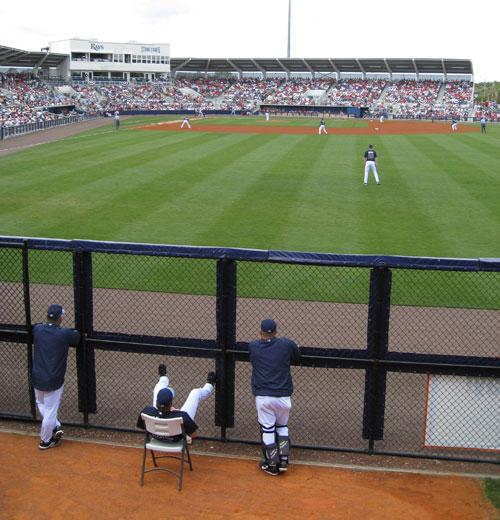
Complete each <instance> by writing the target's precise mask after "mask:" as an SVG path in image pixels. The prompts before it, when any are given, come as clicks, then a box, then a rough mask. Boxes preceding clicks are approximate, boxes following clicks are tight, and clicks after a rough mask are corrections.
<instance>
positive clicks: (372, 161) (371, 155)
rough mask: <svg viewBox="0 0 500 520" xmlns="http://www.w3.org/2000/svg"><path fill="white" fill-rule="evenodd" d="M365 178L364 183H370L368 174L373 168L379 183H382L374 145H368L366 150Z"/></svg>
mask: <svg viewBox="0 0 500 520" xmlns="http://www.w3.org/2000/svg"><path fill="white" fill-rule="evenodd" d="M364 157H365V180H364V182H363V184H364V185H365V186H366V185H367V184H368V174H369V173H370V170H372V172H373V175H374V177H375V181H376V183H377V184H380V179H379V177H378V173H377V152H376V151H375V150H374V149H373V145H372V144H370V145H368V150H366V152H365V156H364Z"/></svg>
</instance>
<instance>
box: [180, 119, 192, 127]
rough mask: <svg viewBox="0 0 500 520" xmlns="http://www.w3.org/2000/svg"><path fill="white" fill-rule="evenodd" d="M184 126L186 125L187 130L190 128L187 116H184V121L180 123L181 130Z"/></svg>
mask: <svg viewBox="0 0 500 520" xmlns="http://www.w3.org/2000/svg"><path fill="white" fill-rule="evenodd" d="M184 125H188V128H191V125H190V124H189V117H188V116H186V117H185V118H184V121H183V122H182V125H181V128H183V127H184Z"/></svg>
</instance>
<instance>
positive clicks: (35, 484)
mask: <svg viewBox="0 0 500 520" xmlns="http://www.w3.org/2000/svg"><path fill="white" fill-rule="evenodd" d="M0 438H1V443H2V449H1V451H0V464H1V467H2V471H1V472H0V489H1V491H0V502H1V508H0V518H1V519H9V520H12V519H16V520H23V519H26V520H35V519H51V520H59V519H60V520H62V519H64V520H66V519H68V518H71V519H72V520H78V519H95V518H99V519H113V520H116V519H127V520H129V519H132V520H133V519H146V518H147V519H148V520H154V519H160V518H161V519H164V518H175V519H176V520H181V519H189V520H196V519H205V520H219V519H220V520H222V519H224V520H225V519H245V520H248V519H260V520H269V519H280V520H281V519H283V518H286V519H290V520H295V519H297V520H298V519H301V520H302V519H304V518H307V519H321V520H360V519H368V518H369V519H370V520H389V519H391V520H392V519H395V520H443V519H446V520H493V519H495V518H496V515H495V510H494V508H493V506H492V505H491V504H490V503H489V502H488V501H487V500H486V499H485V498H484V496H483V493H482V490H481V486H480V481H479V480H478V479H474V478H466V477H458V476H434V475H414V474H404V473H385V472H369V471H355V470H347V469H339V468H333V467H327V466H318V465H302V464H301V465H298V464H291V465H290V467H289V470H288V472H287V473H286V474H284V475H279V476H277V477H271V476H269V475H266V474H264V473H262V472H261V471H260V470H259V468H258V466H257V462H256V461H254V460H247V459H241V458H240V459H234V458H223V457H213V456H204V455H200V454H193V455H192V460H193V471H192V472H190V471H188V468H186V472H185V474H184V480H183V487H182V491H181V492H178V491H177V480H176V478H175V477H174V476H172V475H170V474H168V473H166V472H163V471H162V472H154V473H148V474H146V475H145V481H144V487H141V486H140V473H141V464H142V449H137V448H132V447H123V446H112V445H103V444H96V443H92V442H78V441H74V440H73V441H72V440H68V439H63V441H62V442H61V445H60V446H58V447H56V448H52V449H50V450H46V451H39V450H38V438H37V437H33V436H28V435H19V434H7V433H2V434H1V435H0ZM196 442H197V441H196V440H195V441H194V443H193V445H192V450H196ZM147 464H148V466H147V467H151V458H150V456H149V454H148V459H147ZM160 464H162V465H163V464H169V465H171V464H174V465H176V464H178V463H176V462H174V461H172V462H165V459H164V460H163V461H160ZM169 467H174V466H169ZM175 469H177V468H175Z"/></svg>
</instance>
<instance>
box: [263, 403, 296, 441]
mask: <svg viewBox="0 0 500 520" xmlns="http://www.w3.org/2000/svg"><path fill="white" fill-rule="evenodd" d="M255 407H256V408H257V417H258V420H259V424H260V425H261V426H262V428H263V429H264V430H270V429H273V430H274V426H275V425H278V426H279V427H278V428H276V430H277V431H278V430H279V431H278V434H279V435H280V436H282V437H288V427H287V424H288V418H289V417H290V410H291V409H292V400H291V398H290V397H272V396H267V395H258V396H256V397H255ZM262 442H263V443H264V444H267V445H269V444H273V443H274V442H276V441H275V435H274V432H273V433H263V434H262Z"/></svg>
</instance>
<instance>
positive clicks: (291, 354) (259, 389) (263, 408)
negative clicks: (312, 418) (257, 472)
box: [248, 319, 300, 475]
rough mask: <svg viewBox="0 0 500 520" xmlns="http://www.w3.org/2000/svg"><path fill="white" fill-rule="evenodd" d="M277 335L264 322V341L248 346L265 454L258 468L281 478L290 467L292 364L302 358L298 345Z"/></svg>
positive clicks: (268, 321)
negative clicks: (289, 426) (289, 425)
mask: <svg viewBox="0 0 500 520" xmlns="http://www.w3.org/2000/svg"><path fill="white" fill-rule="evenodd" d="M277 334H278V331H277V328H276V323H275V322H274V321H273V320H271V319H266V320H264V321H263V322H262V323H261V328H260V338H261V339H257V340H254V341H252V342H251V343H250V344H249V345H248V351H249V354H250V362H251V363H252V393H253V395H254V396H255V406H256V408H257V416H258V420H259V425H260V430H261V435H262V452H263V454H264V460H263V461H262V462H261V463H260V465H259V467H260V469H261V470H262V471H264V472H265V473H267V474H268V475H279V473H280V472H281V473H283V472H285V471H286V470H287V467H288V455H289V452H290V437H289V432H288V417H289V415H290V409H291V407H292V402H291V395H292V392H293V384H292V376H291V374H290V364H291V363H292V361H297V360H298V359H299V358H300V349H299V347H298V346H297V344H296V343H294V342H293V341H292V340H291V339H289V338H280V337H278V335H277Z"/></svg>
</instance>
